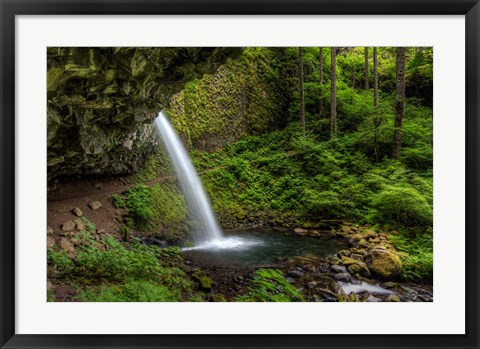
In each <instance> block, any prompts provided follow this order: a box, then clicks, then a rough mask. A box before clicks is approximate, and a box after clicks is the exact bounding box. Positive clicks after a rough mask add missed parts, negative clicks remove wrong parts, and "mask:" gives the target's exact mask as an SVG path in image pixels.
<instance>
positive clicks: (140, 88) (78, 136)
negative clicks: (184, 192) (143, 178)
mask: <svg viewBox="0 0 480 349" xmlns="http://www.w3.org/2000/svg"><path fill="white" fill-rule="evenodd" d="M240 53H241V49H239V48H48V50H47V64H48V73H47V91H48V106H47V120H48V125H47V132H48V135H47V146H48V179H49V180H50V179H53V178H56V177H58V176H73V175H91V174H121V173H131V172H133V171H135V170H136V169H137V168H138V166H140V165H141V164H142V163H143V162H144V160H145V157H146V156H147V155H148V154H150V153H151V151H152V150H153V149H154V146H155V145H156V136H155V134H154V132H153V129H152V127H151V123H152V121H153V120H154V119H155V117H156V115H157V113H158V112H159V111H160V110H162V109H163V107H164V106H165V105H166V104H167V103H168V101H169V99H170V98H171V97H172V96H173V95H174V94H176V93H178V92H179V91H181V90H182V88H183V86H184V84H185V83H186V82H188V81H191V80H193V79H195V78H199V77H201V76H202V75H203V74H211V73H214V72H215V71H216V69H217V68H218V67H219V66H220V65H221V64H223V63H225V61H226V60H227V58H229V57H236V56H238V55H239V54H240Z"/></svg>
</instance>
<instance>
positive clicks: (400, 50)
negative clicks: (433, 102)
mask: <svg viewBox="0 0 480 349" xmlns="http://www.w3.org/2000/svg"><path fill="white" fill-rule="evenodd" d="M405 51H406V48H405V47H397V96H396V99H395V129H394V134H393V158H394V159H398V156H399V155H400V147H401V145H402V123H403V118H404V117H405Z"/></svg>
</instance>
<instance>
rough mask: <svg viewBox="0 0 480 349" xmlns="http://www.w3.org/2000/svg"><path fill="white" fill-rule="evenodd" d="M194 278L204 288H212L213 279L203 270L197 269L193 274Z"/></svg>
mask: <svg viewBox="0 0 480 349" xmlns="http://www.w3.org/2000/svg"><path fill="white" fill-rule="evenodd" d="M192 279H194V280H195V281H197V282H198V283H199V284H200V287H201V288H202V289H204V290H210V289H211V288H212V285H213V280H212V279H211V278H210V277H209V276H207V274H205V272H204V271H202V270H197V271H195V272H194V273H193V274H192Z"/></svg>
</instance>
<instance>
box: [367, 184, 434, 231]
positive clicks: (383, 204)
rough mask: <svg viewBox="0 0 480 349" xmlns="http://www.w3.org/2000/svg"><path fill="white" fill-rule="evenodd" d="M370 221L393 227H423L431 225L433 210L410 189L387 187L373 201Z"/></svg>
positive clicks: (418, 194)
mask: <svg viewBox="0 0 480 349" xmlns="http://www.w3.org/2000/svg"><path fill="white" fill-rule="evenodd" d="M372 206H373V210H372V214H371V219H372V220H373V221H378V222H382V223H387V224H393V225H394V226H397V227H398V226H401V227H402V226H403V227H424V226H431V225H432V224H433V209H432V207H431V206H430V204H429V203H428V202H427V200H426V199H425V197H423V196H422V195H421V194H420V193H419V192H418V191H417V190H415V189H414V188H411V187H392V186H387V187H385V189H383V190H382V191H381V192H380V193H379V194H378V195H376V196H375V197H374V199H373V203H372Z"/></svg>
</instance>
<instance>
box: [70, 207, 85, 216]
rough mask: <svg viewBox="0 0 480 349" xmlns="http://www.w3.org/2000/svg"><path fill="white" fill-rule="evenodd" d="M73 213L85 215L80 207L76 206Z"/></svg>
mask: <svg viewBox="0 0 480 349" xmlns="http://www.w3.org/2000/svg"><path fill="white" fill-rule="evenodd" d="M72 213H73V214H74V215H75V216H77V217H82V216H83V212H82V210H81V209H80V208H78V207H75V208H74V209H73V210H72Z"/></svg>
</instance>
